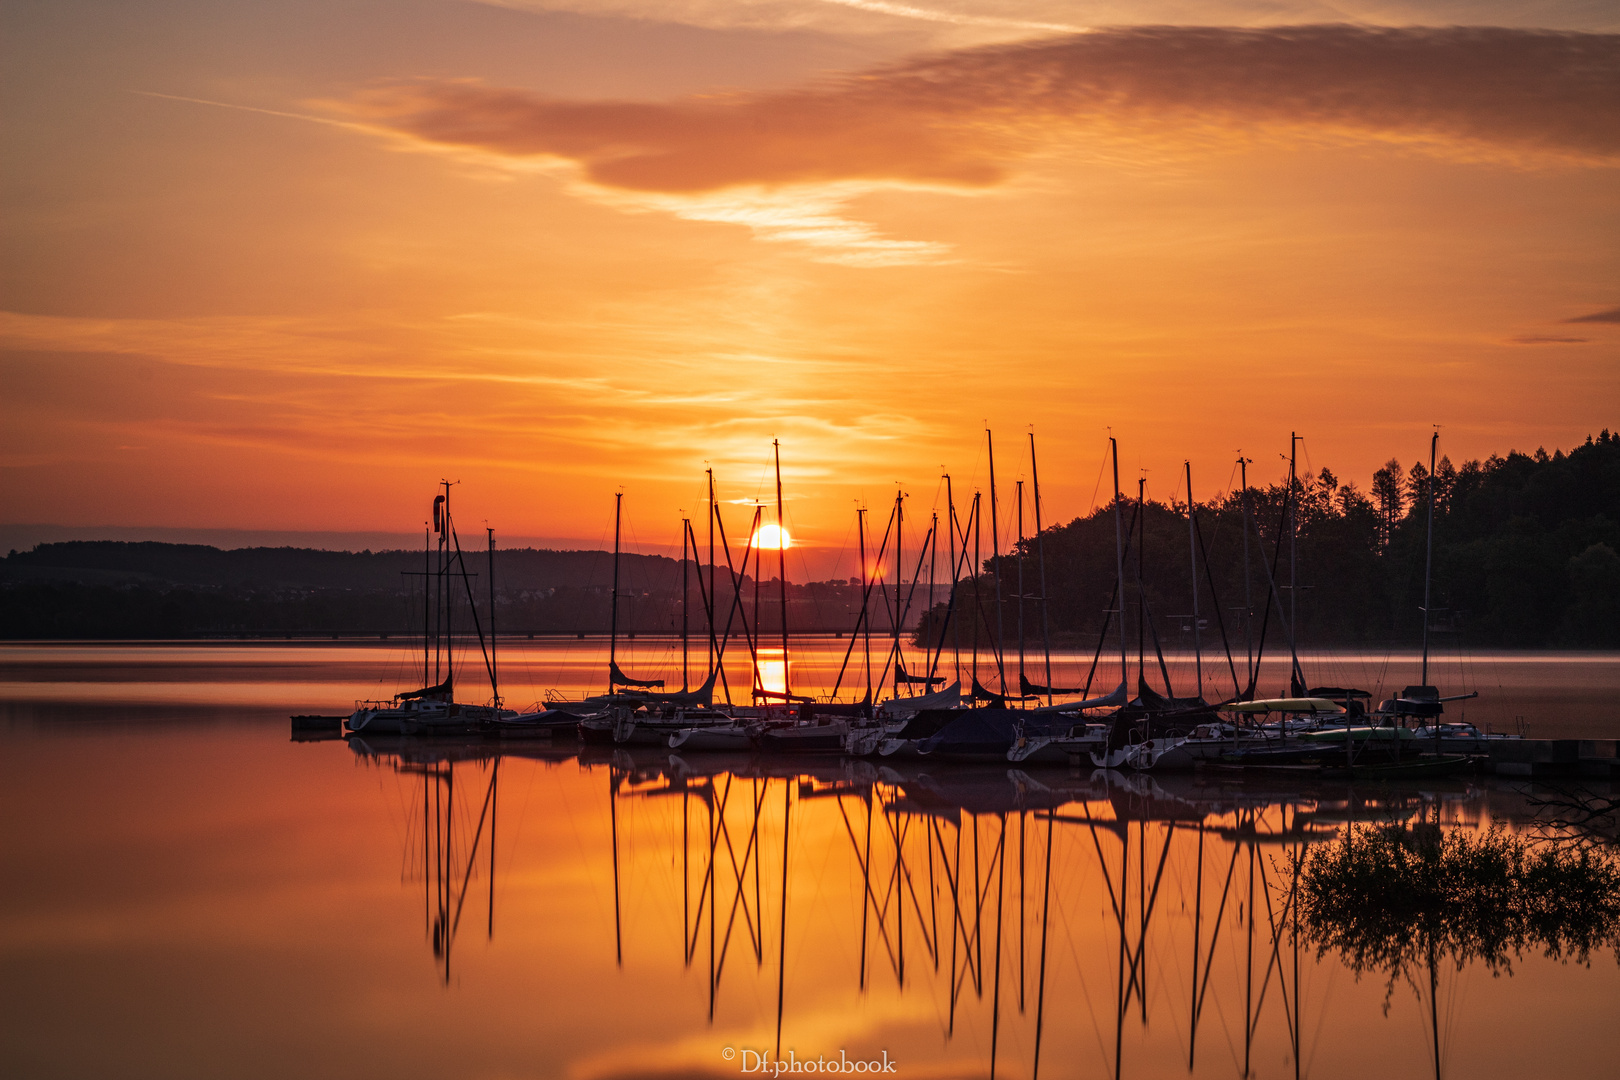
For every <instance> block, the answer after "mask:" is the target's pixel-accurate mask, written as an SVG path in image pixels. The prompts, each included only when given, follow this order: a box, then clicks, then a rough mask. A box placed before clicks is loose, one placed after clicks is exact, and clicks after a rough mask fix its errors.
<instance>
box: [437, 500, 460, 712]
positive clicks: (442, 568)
mask: <svg viewBox="0 0 1620 1080" xmlns="http://www.w3.org/2000/svg"><path fill="white" fill-rule="evenodd" d="M441 524H442V525H443V528H442V529H440V531H439V588H440V590H441V593H442V595H443V599H442V600H441V601H440V602H439V610H440V612H441V613H442V614H443V622H444V630H443V636H442V643H443V645H444V681H445V682H450V681H451V678H452V677H453V676H454V675H455V670H454V669H455V663H456V656H455V645H456V636H455V631H454V630H453V629H452V628H451V626H450V615H451V592H450V530H451V529H452V528H454V526H453V525H451V524H450V481H448V480H446V481H444V521H443V522H441Z"/></svg>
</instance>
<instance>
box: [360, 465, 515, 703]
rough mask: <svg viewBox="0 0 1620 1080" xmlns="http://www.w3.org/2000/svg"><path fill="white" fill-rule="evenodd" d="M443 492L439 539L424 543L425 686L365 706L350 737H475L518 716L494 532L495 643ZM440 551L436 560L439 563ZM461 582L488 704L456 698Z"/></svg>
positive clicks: (436, 525) (436, 515)
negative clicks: (509, 702) (509, 688)
mask: <svg viewBox="0 0 1620 1080" xmlns="http://www.w3.org/2000/svg"><path fill="white" fill-rule="evenodd" d="M440 485H441V486H442V487H443V489H444V490H443V491H442V492H441V493H440V494H439V495H437V496H436V497H435V498H434V500H433V529H434V533H435V534H436V535H437V537H438V540H437V543H436V545H435V544H434V542H433V541H431V540H428V539H426V538H424V545H423V558H424V569H423V572H422V588H423V605H422V611H423V630H422V683H423V685H422V687H421V688H420V689H417V690H409V691H406V692H404V693H400V694H396V695H395V696H394V697H393V699H392V700H390V701H364V702H360V703H359V704H358V705H357V706H356V707H355V710H354V712H353V713H351V714H350V715H349V718H348V721H347V724H348V729H349V730H350V731H351V732H364V733H366V734H368V735H375V734H401V735H431V734H470V733H474V732H477V731H478V730H480V729H481V726H482V725H483V724H485V723H487V722H489V721H491V720H494V719H497V718H502V717H511V716H515V715H516V713H514V712H513V711H511V710H509V709H504V708H502V707H501V697H500V688H499V682H498V679H497V676H496V668H495V652H494V649H495V640H494V631H495V627H494V618H495V573H494V572H495V533H494V530H493V529H491V530H489V573H490V581H489V605H490V620H491V625H490V639H489V641H488V642H487V643H486V641H485V639H484V630H483V626H482V624H481V623H480V621H479V618H478V608H477V606H476V605H475V604H474V603H473V594H472V581H471V577H470V576H469V574H468V572H467V563H466V559H465V558H464V556H463V554H462V550H461V538H460V537H459V536H458V535H457V533H456V528H455V521H454V519H453V517H452V516H451V513H450V489H451V488H452V487H453V486H454V485H453V484H452V483H451V482H450V481H448V480H444V481H440ZM435 550H436V555H437V558H435ZM458 579H459V581H460V584H461V587H462V589H463V591H464V592H465V594H466V598H467V609H468V611H469V612H470V613H471V615H472V620H473V629H474V630H475V632H476V633H477V635H478V645H479V649H480V651H481V652H482V653H483V657H484V663H485V667H486V668H487V669H488V672H489V690H490V698H489V701H488V703H487V704H483V705H473V704H465V703H461V702H457V701H456V699H455V652H454V644H455V635H454V629H453V626H452V615H453V614H454V611H455V589H456V582H457V580H458Z"/></svg>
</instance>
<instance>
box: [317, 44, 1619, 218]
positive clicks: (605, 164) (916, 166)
mask: <svg viewBox="0 0 1620 1080" xmlns="http://www.w3.org/2000/svg"><path fill="white" fill-rule="evenodd" d="M348 108H350V109H351V110H352V111H354V112H356V113H358V114H359V115H360V116H361V117H362V118H363V119H365V120H367V121H369V122H371V123H373V124H377V125H381V126H383V127H386V128H388V129H390V130H392V131H396V132H399V133H402V134H406V135H410V136H413V137H416V138H419V139H422V140H426V141H429V142H432V143H437V144H441V145H445V146H457V147H467V148H476V149H479V150H483V151H487V152H493V153H497V154H501V155H510V156H521V157H553V158H563V159H568V160H572V161H575V162H577V163H579V164H580V165H581V166H582V167H583V169H584V170H585V172H586V174H587V175H588V176H589V178H590V179H592V180H593V181H595V182H596V183H599V184H603V185H608V186H612V187H618V188H623V189H628V190H637V191H655V192H667V193H690V192H699V191H709V190H715V189H719V188H724V187H728V186H737V185H745V184H763V185H774V184H788V183H813V182H827V181H850V180H889V181H901V182H906V181H911V182H924V183H947V184H960V185H984V184H991V183H994V182H996V181H997V180H999V179H1001V178H1002V177H1003V176H1004V175H1005V173H1006V171H1007V170H1008V168H1009V167H1010V166H1011V165H1012V163H1014V162H1015V161H1017V160H1018V159H1019V158H1020V157H1022V156H1024V155H1026V154H1029V153H1032V152H1036V151H1039V150H1042V149H1044V148H1046V147H1049V146H1051V145H1054V144H1057V143H1060V142H1063V141H1065V140H1076V139H1078V140H1086V139H1095V140H1108V141H1110V142H1119V141H1124V142H1127V143H1128V142H1133V141H1147V142H1153V143H1162V142H1164V141H1166V140H1170V141H1174V140H1183V141H1185V140H1191V141H1192V142H1193V143H1194V144H1200V143H1202V142H1204V141H1207V140H1211V139H1214V140H1219V139H1223V138H1229V137H1231V136H1232V135H1234V134H1237V135H1240V136H1244V135H1251V134H1266V133H1270V132H1284V133H1298V132H1300V131H1306V132H1309V133H1311V134H1312V135H1313V136H1315V137H1323V138H1329V139H1353V140H1365V139H1383V140H1395V141H1401V142H1414V143H1419V144H1422V145H1425V146H1427V147H1429V148H1430V149H1433V150H1438V151H1440V152H1453V153H1457V154H1460V155H1463V156H1470V157H1477V156H1481V155H1486V156H1495V157H1505V158H1509V159H1512V160H1515V161H1517V162H1519V163H1522V164H1529V165H1534V164H1538V163H1545V162H1549V161H1551V162H1558V163H1585V164H1598V165H1605V166H1612V165H1615V164H1620V35H1607V34H1577V33H1557V32H1544V31H1523V30H1508V29H1496V28H1483V29H1471V28H1449V29H1432V30H1431V29H1369V28H1360V27H1350V26H1308V27H1284V28H1275V29H1262V30H1236V29H1218V28H1216V29H1211V28H1182V27H1146V28H1135V29H1123V30H1110V31H1102V32H1097V33H1090V34H1082V35H1076V36H1069V37H1062V38H1055V39H1049V40H1045V41H1039V42H1033V43H1025V44H1020V45H1010V46H994V47H986V48H977V49H966V50H961V51H957V52H952V53H946V54H941V55H936V56H930V57H926V58H922V59H919V60H915V61H912V62H909V63H906V64H901V65H897V66H894V67H889V68H883V69H879V70H875V71H871V72H867V73H865V74H860V75H855V76H850V77H847V78H844V79H841V80H838V81H835V82H831V83H828V84H824V85H819V86H815V87H811V88H807V89H803V90H799V91H794V92H788V93H770V94H756V95H750V94H736V95H726V96H719V97H710V98H701V99H690V100H684V101H678V102H671V103H656V104H653V103H612V102H567V101H558V100H554V99H547V98H544V97H540V96H537V95H534V94H530V93H526V92H523V91H518V90H511V89H502V88H498V87H491V86H488V85H485V84H482V83H477V82H470V81H419V82H411V83H404V84H391V85H386V86H381V87H377V88H374V89H373V90H371V91H369V92H367V93H366V94H364V95H362V96H361V97H360V98H358V99H357V100H355V101H353V102H350V103H349V104H348Z"/></svg>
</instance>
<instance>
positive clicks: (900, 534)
mask: <svg viewBox="0 0 1620 1080" xmlns="http://www.w3.org/2000/svg"><path fill="white" fill-rule="evenodd" d="M905 499H906V493H905V492H903V491H901V490H900V489H898V488H896V489H895V492H894V614H893V615H891V616H890V617H889V628H890V629H891V630H892V631H894V663H895V669H894V674H895V680H894V690H893V693H892V696H893V697H897V698H898V697H899V696H900V592H901V590H902V589H904V588H905V574H906V570H905V566H904V564H902V563H901V561H900V544H901V541H902V540H903V539H904V537H905V535H906V534H905V512H906V511H905Z"/></svg>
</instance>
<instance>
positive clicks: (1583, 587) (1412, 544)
mask: <svg viewBox="0 0 1620 1080" xmlns="http://www.w3.org/2000/svg"><path fill="white" fill-rule="evenodd" d="M1425 458H1426V455H1425ZM1133 494H1134V493H1133ZM1295 496H1296V497H1295V499H1294V500H1289V499H1288V485H1287V482H1286V481H1283V482H1279V483H1277V484H1273V485H1270V486H1266V487H1251V489H1250V491H1249V496H1248V501H1249V507H1250V515H1251V520H1252V522H1253V525H1252V526H1251V531H1250V532H1249V553H1250V558H1249V563H1248V576H1249V589H1250V595H1252V597H1253V607H1254V615H1253V620H1254V627H1255V633H1256V634H1258V633H1259V628H1260V623H1261V622H1262V620H1263V619H1264V618H1265V605H1266V602H1267V600H1268V598H1271V599H1273V601H1274V602H1273V605H1272V613H1271V616H1270V620H1271V621H1270V624H1269V633H1270V634H1272V635H1277V636H1276V637H1273V638H1271V640H1272V641H1273V642H1276V641H1279V640H1281V635H1282V634H1283V632H1284V631H1283V623H1282V622H1281V621H1279V617H1278V607H1279V606H1282V607H1283V608H1285V609H1286V608H1287V606H1288V605H1289V603H1290V592H1289V588H1288V586H1289V582H1290V580H1293V579H1295V578H1296V577H1297V581H1298V585H1299V595H1298V609H1299V627H1298V636H1299V640H1300V643H1301V644H1302V646H1303V645H1337V644H1382V645H1388V644H1396V645H1400V644H1410V643H1416V642H1417V641H1419V640H1420V639H1421V635H1422V629H1423V623H1422V613H1421V610H1420V609H1421V607H1422V605H1423V563H1424V555H1425V540H1426V537H1427V522H1428V496H1429V470H1428V467H1427V462H1426V460H1425V461H1421V462H1417V463H1413V464H1411V465H1404V464H1402V463H1401V462H1400V461H1399V460H1398V459H1393V458H1392V459H1391V460H1390V461H1389V462H1388V464H1386V465H1385V466H1384V467H1383V468H1382V469H1380V470H1378V472H1377V473H1375V474H1374V476H1373V477H1372V481H1371V483H1370V484H1369V485H1368V487H1367V488H1366V489H1365V490H1363V489H1362V488H1361V487H1359V486H1358V485H1357V484H1355V483H1353V482H1350V481H1341V480H1340V479H1339V478H1338V477H1337V476H1336V475H1334V473H1333V472H1332V470H1331V469H1329V468H1325V467H1324V468H1322V469H1321V470H1319V471H1316V472H1307V473H1305V474H1304V475H1302V476H1300V477H1299V478H1298V480H1297V484H1296V488H1295ZM1243 502H1244V500H1243V496H1242V493H1241V492H1239V491H1233V492H1231V493H1229V494H1228V495H1226V496H1225V497H1224V498H1221V499H1219V500H1215V501H1212V502H1210V503H1200V504H1198V505H1197V506H1196V507H1195V508H1194V509H1195V513H1196V518H1197V533H1198V534H1199V535H1200V536H1201V539H1202V554H1201V555H1200V563H1199V570H1198V575H1199V581H1198V585H1197V588H1198V604H1199V612H1200V615H1201V616H1202V617H1203V618H1204V620H1205V631H1204V635H1205V636H1204V640H1205V641H1206V642H1211V643H1214V644H1216V646H1217V647H1218V642H1219V635H1220V632H1221V630H1222V628H1223V627H1224V629H1225V631H1226V633H1227V634H1228V635H1229V636H1231V638H1232V640H1233V642H1234V647H1236V643H1237V642H1238V641H1239V640H1241V636H1242V633H1243V622H1244V618H1245V610H1244V597H1245V575H1244V548H1243V538H1244V530H1243V517H1244V514H1243ZM1285 504H1291V505H1289V506H1287V507H1285ZM1434 507H1435V509H1434V576H1433V595H1432V600H1431V608H1432V609H1433V614H1432V622H1431V627H1432V628H1433V629H1434V630H1435V631H1437V632H1439V633H1440V634H1442V635H1450V634H1460V635H1463V637H1464V639H1465V640H1466V641H1467V642H1468V643H1469V644H1472V645H1475V646H1482V647H1484V646H1503V647H1546V646H1564V647H1574V648H1612V647H1615V646H1620V554H1617V552H1620V435H1616V434H1611V433H1610V432H1608V431H1607V430H1605V431H1604V432H1603V433H1602V434H1600V435H1598V436H1596V437H1593V438H1588V439H1587V440H1586V441H1585V442H1584V443H1583V444H1582V445H1580V446H1577V447H1576V448H1575V449H1574V450H1572V451H1570V452H1569V453H1564V452H1562V451H1558V452H1554V453H1552V454H1548V453H1547V452H1546V451H1545V450H1537V451H1536V452H1535V453H1534V454H1524V453H1518V452H1512V453H1509V454H1508V455H1507V456H1505V457H1501V456H1492V457H1490V458H1488V459H1487V460H1485V461H1467V462H1464V463H1463V464H1462V465H1454V464H1453V463H1452V462H1451V461H1450V460H1449V459H1447V458H1441V459H1440V462H1439V465H1438V467H1437V468H1436V469H1435V478H1434ZM1285 509H1286V510H1288V511H1289V512H1290V513H1295V514H1296V520H1297V528H1298V539H1297V545H1296V547H1297V568H1295V567H1291V565H1290V545H1289V543H1288V542H1287V534H1288V516H1289V514H1287V513H1285ZM1120 510H1121V514H1122V523H1123V527H1124V528H1125V529H1127V530H1130V529H1131V527H1132V523H1133V522H1134V521H1135V520H1136V517H1137V515H1138V514H1140V518H1141V520H1140V523H1138V524H1136V526H1135V529H1134V535H1133V537H1132V539H1131V551H1130V553H1129V555H1128V557H1127V560H1126V568H1125V577H1126V598H1125V610H1126V619H1127V626H1128V627H1129V630H1130V634H1131V635H1134V634H1135V633H1136V627H1137V626H1138V622H1137V608H1138V597H1139V593H1138V590H1137V573H1138V566H1139V565H1140V567H1141V584H1142V587H1141V593H1140V595H1141V596H1142V597H1145V600H1146V605H1145V607H1146V610H1147V611H1148V613H1149V614H1150V616H1151V618H1152V619H1153V620H1154V622H1153V626H1154V627H1155V628H1157V629H1158V631H1159V633H1160V635H1161V636H1164V635H1166V634H1168V635H1170V637H1171V638H1172V639H1173V640H1175V641H1177V642H1178V643H1179V642H1180V639H1181V634H1182V632H1183V628H1184V627H1186V626H1188V625H1190V624H1189V623H1188V621H1187V618H1186V617H1187V616H1188V615H1189V614H1190V613H1191V610H1192V603H1193V600H1192V596H1193V581H1192V577H1193V569H1192V548H1193V547H1194V546H1195V544H1194V543H1193V542H1192V541H1190V540H1189V536H1188V521H1187V512H1186V506H1185V504H1183V503H1171V504H1168V505H1167V504H1164V503H1158V502H1154V501H1151V500H1148V501H1146V502H1145V503H1144V504H1143V505H1141V506H1140V507H1138V505H1137V502H1136V500H1135V499H1134V498H1131V497H1129V496H1126V497H1125V498H1124V499H1123V500H1122V505H1121V507H1120ZM1040 548H1044V557H1045V566H1046V581H1047V593H1048V595H1049V596H1050V605H1049V612H1048V615H1049V618H1050V621H1051V628H1052V630H1053V631H1054V632H1055V633H1058V634H1062V635H1064V636H1066V637H1069V638H1080V639H1084V640H1085V641H1086V642H1087V643H1090V642H1092V641H1094V640H1095V637H1096V635H1097V633H1098V631H1099V630H1100V629H1101V627H1102V623H1103V618H1104V612H1105V611H1106V610H1107V609H1108V608H1109V607H1110V606H1111V602H1110V598H1111V596H1112V592H1113V588H1114V580H1115V562H1116V545H1115V517H1114V510H1113V508H1112V506H1111V505H1110V506H1104V507H1101V508H1099V509H1098V510H1096V511H1095V512H1093V513H1092V514H1090V515H1089V516H1086V517H1082V518H1076V519H1075V520H1073V521H1071V522H1069V523H1068V524H1066V525H1060V526H1055V527H1052V528H1049V529H1047V530H1046V532H1045V533H1044V534H1043V536H1042V537H1041V539H1040V541H1039V542H1037V541H1036V540H1035V539H1030V540H1027V541H1025V542H1024V544H1023V546H1022V548H1021V549H1020V550H1019V551H1017V552H1015V553H1013V554H1008V555H1005V556H1003V557H1002V558H1000V559H996V560H986V562H985V565H984V574H983V575H981V576H980V578H979V579H978V581H977V582H974V581H973V580H971V579H970V580H969V581H966V582H964V583H962V585H961V586H959V589H958V594H957V606H956V609H955V610H956V612H957V614H956V615H955V616H953V622H955V623H956V625H957V629H956V630H955V631H954V633H957V634H963V635H968V636H969V637H970V636H971V634H972V632H973V621H974V620H973V618H972V614H971V613H972V611H973V597H974V595H975V589H976V594H977V596H978V599H979V604H980V615H979V623H978V628H977V629H978V633H979V635H980V639H981V640H982V641H986V642H988V641H989V640H990V639H991V637H992V636H993V634H994V632H995V631H994V627H995V626H996V625H997V620H996V614H995V612H994V609H993V603H994V601H993V597H994V596H995V591H996V590H995V578H994V575H995V574H997V573H999V574H1000V575H1001V579H1002V581H1001V585H1002V595H1003V597H1004V599H1003V610H1002V625H1004V626H1005V627H1006V628H1007V631H1006V632H1007V633H1008V634H1009V636H1010V635H1011V634H1012V633H1013V628H1014V627H1015V621H1016V615H1015V614H1014V612H1015V609H1016V602H1015V600H1013V599H1012V598H1014V597H1016V596H1017V592H1018V590H1017V580H1018V571H1019V562H1020V559H1021V560H1022V563H1023V574H1024V583H1025V586H1024V594H1025V596H1026V597H1032V596H1034V595H1035V594H1036V593H1038V592H1039V565H1038V554H1039V551H1040ZM1139 557H1140V562H1138V558H1139ZM1206 563H1207V570H1206V569H1205V564H1206ZM1268 565H1273V566H1274V567H1275V571H1274V574H1275V577H1274V583H1275V587H1276V588H1275V591H1273V587H1272V579H1268V576H1267V566H1268ZM1211 579H1212V582H1213V587H1212V582H1211ZM944 613H945V606H944V605H939V606H937V607H936V608H935V609H933V610H932V611H931V612H930V613H929V618H928V620H926V622H925V625H924V627H923V629H922V630H920V631H919V633H918V639H919V640H925V639H930V638H931V639H933V640H937V637H938V631H939V628H940V626H941V620H942V619H943V616H944ZM1025 618H1026V634H1029V635H1030V636H1031V637H1032V638H1033V639H1034V640H1038V639H1039V633H1040V626H1039V618H1040V614H1039V606H1038V603H1037V602H1036V601H1034V600H1027V601H1026V605H1025ZM1009 639H1010V637H1009ZM963 640H966V638H964V639H963ZM1150 647H1151V646H1150Z"/></svg>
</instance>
